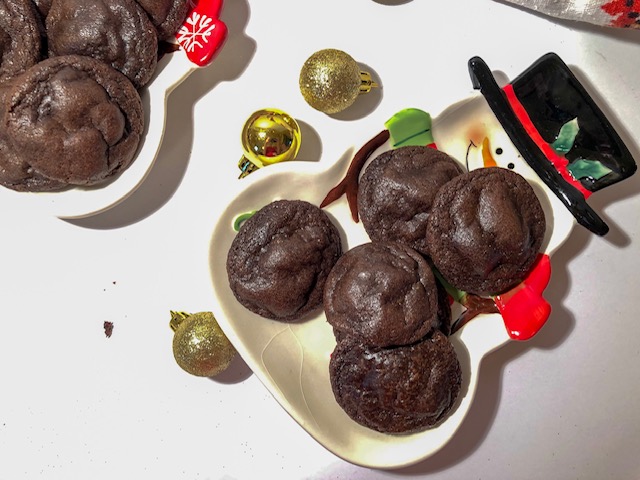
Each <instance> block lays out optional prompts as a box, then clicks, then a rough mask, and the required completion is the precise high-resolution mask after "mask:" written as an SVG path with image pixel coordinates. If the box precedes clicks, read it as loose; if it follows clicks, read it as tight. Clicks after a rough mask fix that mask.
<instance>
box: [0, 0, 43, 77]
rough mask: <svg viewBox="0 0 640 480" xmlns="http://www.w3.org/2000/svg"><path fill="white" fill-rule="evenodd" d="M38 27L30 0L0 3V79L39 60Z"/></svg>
mask: <svg viewBox="0 0 640 480" xmlns="http://www.w3.org/2000/svg"><path fill="white" fill-rule="evenodd" d="M42 34H43V32H42V26H41V21H40V18H39V16H38V12H37V11H36V8H35V5H34V4H33V3H32V2H31V0H3V1H1V2H0V82H4V81H6V80H8V79H10V78H12V77H15V76H16V75H18V74H20V73H22V72H23V71H24V70H26V69H27V68H29V67H30V66H32V65H35V64H36V63H37V62H38V61H40V60H41V59H42V56H43V42H42Z"/></svg>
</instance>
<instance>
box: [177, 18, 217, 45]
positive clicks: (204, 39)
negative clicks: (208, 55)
mask: <svg viewBox="0 0 640 480" xmlns="http://www.w3.org/2000/svg"><path fill="white" fill-rule="evenodd" d="M213 20H214V19H213V18H211V17H209V16H207V15H202V14H199V13H196V12H193V13H192V14H191V16H190V17H189V18H187V19H186V21H185V22H184V23H183V24H182V26H181V27H180V30H179V31H178V35H177V36H176V39H177V40H178V43H180V44H181V45H182V46H183V47H184V49H185V50H186V51H187V52H193V51H194V50H195V49H196V48H200V49H201V48H203V47H204V45H203V43H209V37H210V36H211V32H213V30H214V29H215V28H216V25H215V24H213V25H212V24H211V23H212V22H213Z"/></svg>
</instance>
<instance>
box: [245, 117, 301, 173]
mask: <svg viewBox="0 0 640 480" xmlns="http://www.w3.org/2000/svg"><path fill="white" fill-rule="evenodd" d="M240 139H241V141H242V149H243V151H244V155H243V156H242V158H241V159H240V161H239V162H238V168H240V171H241V173H240V177H239V178H243V177H246V176H247V175H249V174H250V173H251V172H253V171H254V170H256V169H258V168H262V167H264V166H267V165H272V164H274V163H279V162H286V161H289V160H293V159H294V158H295V157H296V155H297V154H298V151H299V150H300V140H301V135H300V126H299V125H298V122H296V121H295V119H294V118H293V117H291V116H290V115H289V114H287V113H285V112H283V111H282V110H278V109H276V108H267V109H262V110H258V111H256V112H254V113H252V114H251V116H250V117H249V118H248V119H247V121H246V122H245V124H244V127H243V128H242V134H241V136H240Z"/></svg>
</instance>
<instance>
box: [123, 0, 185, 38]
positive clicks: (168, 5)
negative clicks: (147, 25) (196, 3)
mask: <svg viewBox="0 0 640 480" xmlns="http://www.w3.org/2000/svg"><path fill="white" fill-rule="evenodd" d="M136 1H137V2H138V3H139V4H140V6H141V7H142V8H143V9H144V10H145V11H146V12H147V14H148V15H149V17H150V18H151V21H152V22H153V24H154V25H155V27H156V30H157V31H158V39H159V40H167V39H168V38H170V37H171V36H173V35H174V34H175V33H176V32H177V31H178V29H179V28H180V26H181V25H182V23H183V22H184V19H185V17H186V16H187V11H188V10H189V0H136Z"/></svg>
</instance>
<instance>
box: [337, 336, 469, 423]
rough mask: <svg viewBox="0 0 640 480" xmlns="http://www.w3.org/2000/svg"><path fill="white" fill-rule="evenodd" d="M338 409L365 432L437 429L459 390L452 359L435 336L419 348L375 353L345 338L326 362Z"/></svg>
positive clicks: (453, 354) (442, 340)
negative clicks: (369, 429)
mask: <svg viewBox="0 0 640 480" xmlns="http://www.w3.org/2000/svg"><path fill="white" fill-rule="evenodd" d="M329 378H330V380H331V387H332V389H333V393H334V396H335V399H336V401H337V403H338V405H340V407H341V408H342V409H343V410H344V411H345V412H346V413H347V415H349V417H351V418H352V419H353V420H355V421H356V422H358V423H359V424H361V425H364V426H365V427H368V428H371V429H373V430H377V431H379V432H383V433H396V434H400V433H412V432H416V431H420V430H424V429H426V428H430V427H433V426H435V425H437V424H438V423H439V422H440V421H441V420H442V419H443V418H444V417H445V416H446V415H447V414H448V413H449V412H450V410H451V408H452V407H453V405H454V404H455V402H456V400H457V398H458V394H459V393H460V388H461V384H462V371H461V367H460V362H459V360H458V356H457V353H456V351H455V349H454V347H453V345H452V344H451V342H449V340H448V339H447V337H446V336H445V335H444V334H443V333H441V332H439V331H435V332H434V333H433V335H432V336H430V337H428V338H426V339H424V340H423V341H421V342H418V343H414V344H411V345H407V346H402V347H394V348H375V347H369V346H366V345H364V344H363V343H361V342H358V341H357V340H355V339H354V338H353V337H345V338H344V339H343V340H342V341H340V342H339V343H338V344H337V345H336V348H335V350H334V351H333V353H332V354H331V359H330V361H329Z"/></svg>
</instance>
